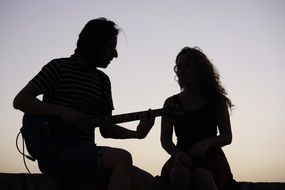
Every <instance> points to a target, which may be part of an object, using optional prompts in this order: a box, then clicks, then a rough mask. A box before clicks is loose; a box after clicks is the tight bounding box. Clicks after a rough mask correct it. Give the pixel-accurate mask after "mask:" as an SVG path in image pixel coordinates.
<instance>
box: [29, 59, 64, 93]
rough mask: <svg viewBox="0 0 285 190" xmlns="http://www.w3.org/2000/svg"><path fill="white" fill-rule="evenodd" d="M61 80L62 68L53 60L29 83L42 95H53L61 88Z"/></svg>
mask: <svg viewBox="0 0 285 190" xmlns="http://www.w3.org/2000/svg"><path fill="white" fill-rule="evenodd" d="M60 78H61V70H60V66H59V64H58V62H56V61H55V60H53V61H51V62H49V63H48V64H46V65H45V66H44V67H43V68H42V69H41V71H40V72H39V73H38V74H37V75H36V76H35V77H34V78H33V79H32V80H31V81H30V82H29V83H30V84H32V85H33V86H34V87H35V88H36V89H37V90H38V91H39V92H40V93H41V94H52V93H54V92H55V91H56V89H57V88H58V87H59V86H60Z"/></svg>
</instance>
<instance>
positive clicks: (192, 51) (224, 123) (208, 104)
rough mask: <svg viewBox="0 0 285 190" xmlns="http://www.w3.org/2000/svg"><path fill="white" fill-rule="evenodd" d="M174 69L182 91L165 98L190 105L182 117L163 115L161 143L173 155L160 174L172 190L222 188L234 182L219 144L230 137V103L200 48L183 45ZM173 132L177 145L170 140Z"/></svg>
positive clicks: (222, 143)
mask: <svg viewBox="0 0 285 190" xmlns="http://www.w3.org/2000/svg"><path fill="white" fill-rule="evenodd" d="M174 71H175V73H176V75H177V79H178V84H179V86H180V88H181V92H180V93H178V94H176V95H173V96H171V97H169V98H167V99H166V101H165V103H164V107H167V106H168V105H171V104H178V105H181V106H186V107H188V108H189V109H190V111H189V112H187V113H186V114H185V115H183V116H177V117H174V118H170V117H166V116H163V117H162V120H161V145H162V147H163V149H164V150H165V151H166V152H167V153H168V154H169V155H171V158H170V159H169V160H168V161H167V162H166V163H165V164H164V166H163V168H162V171H161V177H162V179H163V180H166V181H167V183H168V184H169V186H167V187H171V189H175V190H189V189H203V190H210V189H211V190H212V189H220V190H222V189H224V188H225V186H227V185H228V184H229V182H233V181H234V180H233V176H232V173H231V169H230V166H229V164H228V161H227V159H226V157H225V155H224V153H223V151H222V149H221V147H223V146H225V145H228V144H230V143H231V142H232V131H231V123H230V118H229V112H228V109H230V108H231V107H232V103H231V101H230V99H229V98H228V97H227V96H226V91H225V89H224V88H223V87H222V85H221V83H220V79H219V74H218V73H217V71H216V70H215V68H214V66H213V65H212V63H211V62H210V61H209V59H208V58H207V56H206V55H205V54H204V53H202V51H201V50H200V49H199V48H198V47H194V48H190V47H184V48H183V49H182V50H181V51H180V52H179V54H178V55H177V57H176V65H175V67H174ZM173 131H175V134H176V137H177V144H174V142H173V141H172V134H173Z"/></svg>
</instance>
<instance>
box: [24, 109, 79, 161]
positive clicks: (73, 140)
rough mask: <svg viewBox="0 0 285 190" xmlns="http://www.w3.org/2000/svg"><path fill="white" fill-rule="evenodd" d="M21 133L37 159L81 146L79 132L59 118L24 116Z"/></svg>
mask: <svg viewBox="0 0 285 190" xmlns="http://www.w3.org/2000/svg"><path fill="white" fill-rule="evenodd" d="M21 132H22V135H23V137H24V139H25V143H26V147H27V150H28V152H29V154H30V155H31V156H32V157H34V158H35V159H41V158H46V157H52V156H55V155H57V154H59V153H60V152H62V151H64V150H66V149H69V148H71V147H73V146H76V145H79V144H80V137H79V132H78V131H76V130H75V128H72V127H70V126H66V125H65V124H64V122H63V121H62V120H61V119H60V118H57V117H52V116H34V115H28V114H24V117H23V126H22V128H21Z"/></svg>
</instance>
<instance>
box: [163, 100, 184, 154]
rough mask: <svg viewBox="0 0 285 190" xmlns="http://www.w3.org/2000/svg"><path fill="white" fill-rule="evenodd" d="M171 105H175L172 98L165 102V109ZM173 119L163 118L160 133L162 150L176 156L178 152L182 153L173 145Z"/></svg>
mask: <svg viewBox="0 0 285 190" xmlns="http://www.w3.org/2000/svg"><path fill="white" fill-rule="evenodd" d="M169 104H173V101H172V100H171V98H168V99H167V100H166V101H165V102H164V106H163V107H168V105H169ZM173 124H174V123H173V119H172V118H170V117H167V116H162V117H161V133H160V142H161V146H162V148H163V149H164V150H165V151H166V152H167V153H168V154H170V155H171V156H175V155H176V154H177V153H178V152H181V151H180V150H179V149H178V148H177V147H176V146H175V144H174V143H173V141H172V135H173V130H174V128H173Z"/></svg>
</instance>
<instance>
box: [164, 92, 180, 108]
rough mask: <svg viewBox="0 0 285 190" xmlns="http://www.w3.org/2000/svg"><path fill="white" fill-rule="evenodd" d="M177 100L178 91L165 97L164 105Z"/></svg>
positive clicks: (171, 103)
mask: <svg viewBox="0 0 285 190" xmlns="http://www.w3.org/2000/svg"><path fill="white" fill-rule="evenodd" d="M178 101H179V93H178V94H174V95H172V96H170V97H168V98H166V100H165V101H164V106H168V105H173V104H177V103H178Z"/></svg>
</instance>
